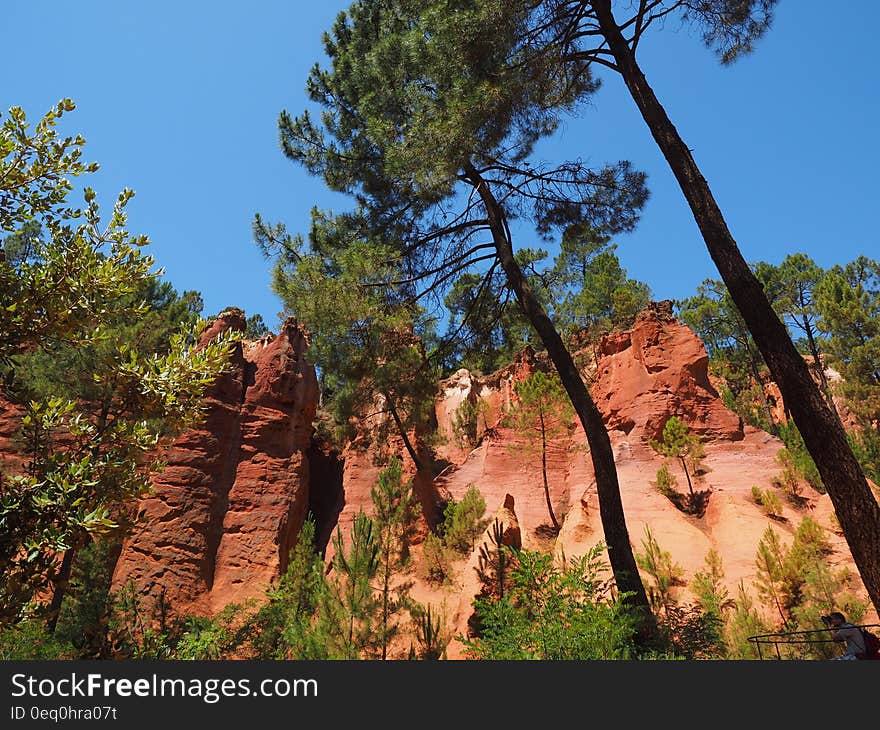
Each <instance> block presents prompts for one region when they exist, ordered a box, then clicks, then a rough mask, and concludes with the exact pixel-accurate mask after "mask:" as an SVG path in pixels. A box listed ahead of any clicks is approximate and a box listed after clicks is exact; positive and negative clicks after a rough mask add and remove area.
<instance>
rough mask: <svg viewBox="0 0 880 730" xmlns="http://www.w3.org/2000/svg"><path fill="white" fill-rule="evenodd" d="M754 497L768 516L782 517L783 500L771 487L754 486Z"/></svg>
mask: <svg viewBox="0 0 880 730" xmlns="http://www.w3.org/2000/svg"><path fill="white" fill-rule="evenodd" d="M752 499H754V500H755V502H756V503H757V504H758V506H759V507H760V508H761V509H762V510H763V512H764V514H766V515H767V516H768V517H782V502H781V501H780V499H779V497H777V496H776V493H775V492H774V491H773V490H771V489H761V488H760V487H757V486H754V487H752Z"/></svg>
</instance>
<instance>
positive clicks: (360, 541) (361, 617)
mask: <svg viewBox="0 0 880 730" xmlns="http://www.w3.org/2000/svg"><path fill="white" fill-rule="evenodd" d="M333 548H334V550H335V551H336V552H335V553H334V555H333V567H334V569H335V570H336V571H337V576H336V581H335V583H334V591H335V597H336V601H337V603H338V605H339V608H340V609H341V617H342V619H343V622H344V623H343V626H341V627H340V628H341V629H342V634H341V636H340V637H339V639H340V641H341V647H342V653H343V658H345V659H359V658H362V653H363V652H364V651H369V650H372V649H373V648H374V647H375V646H376V644H377V638H376V635H375V633H374V630H375V625H374V622H375V619H376V613H377V609H378V603H377V601H376V597H375V595H374V592H373V586H372V584H371V581H372V580H373V578H374V577H375V575H376V573H377V572H378V570H379V567H380V565H381V558H380V555H379V550H380V545H379V542H378V540H377V535H376V527H375V524H374V523H373V521H372V520H371V519H370V518H369V517H367V515H366V514H365V513H364V512H363V511H361V512H358V514H357V515H356V516H355V518H354V522H353V523H352V527H351V545H350V546H349V548H348V549H347V550H346V546H345V539H344V538H343V536H342V530H340V529H339V528H337V530H336V534H335V535H334V536H333Z"/></svg>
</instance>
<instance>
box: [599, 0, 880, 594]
mask: <svg viewBox="0 0 880 730" xmlns="http://www.w3.org/2000/svg"><path fill="white" fill-rule="evenodd" d="M590 5H591V7H592V9H593V11H594V12H595V16H596V19H597V21H598V24H599V29H600V31H601V34H602V36H603V37H604V38H605V40H606V42H607V44H608V48H609V49H610V51H611V53H612V55H613V56H614V62H615V64H616V66H617V70H618V71H619V72H620V74H621V75H622V76H623V79H624V81H625V83H626V86H627V88H628V89H629V92H630V94H631V96H632V98H633V100H634V101H635V103H636V105H637V106H638V108H639V111H640V112H641V114H642V117H643V118H644V120H645V122H646V123H647V125H648V127H649V129H650V130H651V134H652V135H653V137H654V140H655V141H656V142H657V145H658V146H659V147H660V150H661V151H662V152H663V155H664V157H665V158H666V160H667V162H668V163H669V166H670V168H671V169H672V172H673V174H674V175H675V177H676V179H677V180H678V184H679V186H680V187H681V190H682V192H683V193H684V196H685V198H686V199H687V202H688V204H689V205H690V208H691V212H692V213H693V216H694V219H695V220H696V223H697V226H698V227H699V229H700V232H701V233H702V235H703V240H704V241H705V243H706V247H707V248H708V250H709V254H710V255H711V257H712V260H713V261H714V262H715V265H716V267H717V268H718V272H719V273H720V274H721V278H722V279H723V280H724V283H725V285H726V286H727V289H728V291H729V292H730V295H731V297H732V299H733V301H734V303H735V304H736V307H737V309H738V310H739V312H740V314H742V317H743V319H744V320H745V322H746V325H747V326H748V328H749V331H750V332H751V333H752V337H753V338H754V340H755V343H756V344H757V346H758V349H759V350H760V351H761V355H762V356H763V358H764V361H765V362H766V363H767V367H768V368H769V369H770V373H771V375H772V377H773V379H774V380H775V381H776V383H777V385H778V386H779V390H780V391H781V392H782V398H783V400H784V401H785V403H786V405H787V406H788V408H789V409H790V411H791V416H792V420H793V421H794V423H795V425H796V426H797V428H798V430H799V431H800V432H801V435H802V436H803V439H804V443H805V445H806V447H807V450H808V451H809V452H810V456H812V457H813V461H815V463H816V467H817V468H818V470H819V473H820V475H821V476H822V481H823V483H824V484H825V487H826V489H827V491H828V494H829V496H830V497H831V501H832V503H833V505H834V509H835V512H836V513H837V517H838V519H839V521H840V526H841V529H842V530H843V533H844V536H845V537H846V541H847V544H848V545H849V548H850V551H851V552H852V556H853V559H854V560H855V563H856V566H857V567H858V570H859V573H860V575H861V577H862V581H863V583H864V584H865V587H866V588H867V590H868V593H869V595H870V597H871V601H872V602H873V604H874V607H875V608H876V609H877V610H878V611H880V506H878V504H877V500H876V499H875V498H874V495H873V494H872V492H871V489H870V487H869V486H868V483H867V480H866V479H865V475H864V474H863V473H862V470H861V468H860V466H859V463H858V461H857V460H856V457H855V455H854V454H853V452H852V449H851V448H850V446H849V443H848V442H847V438H846V432H845V431H844V429H843V426H842V424H841V423H840V421H839V420H838V419H837V417H836V416H835V415H834V413H833V412H832V411H831V409H830V408H829V407H828V404H827V403H826V402H825V399H824V398H823V396H822V393H821V392H820V390H819V388H818V386H817V385H816V383H815V382H814V381H813V378H812V376H811V375H810V372H809V368H808V366H807V364H806V362H805V361H804V359H803V357H801V355H800V353H799V352H798V351H797V349H796V348H795V346H794V343H793V342H792V341H791V337H790V336H789V334H788V331H787V330H786V328H785V325H784V324H783V323H782V322H781V321H780V319H779V317H778V316H777V315H776V312H775V311H774V310H773V308H772V306H771V305H770V303H769V301H768V300H767V297H766V295H765V293H764V290H763V288H762V286H761V284H760V282H759V281H758V280H757V278H756V277H755V275H754V274H753V273H752V270H751V268H750V267H749V265H748V264H747V263H746V261H745V259H744V258H743V256H742V253H741V252H740V250H739V248H738V247H737V245H736V241H735V240H734V238H733V236H732V235H731V233H730V231H729V230H728V227H727V224H726V222H725V220H724V217H723V215H722V214H721V210H720V209H719V207H718V204H717V203H716V202H715V199H714V197H713V195H712V192H711V190H710V189H709V185H708V183H707V182H706V180H705V178H704V177H703V175H702V174H701V173H700V170H699V168H698V167H697V164H696V162H695V161H694V158H693V156H692V155H691V152H690V149H689V148H688V147H687V145H685V143H684V141H683V140H682V139H681V137H680V136H679V134H678V130H677V129H676V128H675V125H673V123H672V121H671V120H670V119H669V117H668V116H667V114H666V111H665V109H664V108H663V106H662V105H661V104H660V102H659V101H658V99H657V97H656V96H655V95H654V92H653V90H652V88H651V86H650V85H649V84H648V81H647V79H646V78H645V76H644V74H643V73H642V71H641V69H640V68H639V66H638V64H637V63H636V60H635V55H634V54H633V52H632V49H631V48H630V46H629V44H628V43H627V41H626V39H625V38H624V36H623V33H622V31H621V29H620V27H619V26H618V25H617V23H616V21H615V19H614V16H613V13H612V10H611V1H610V0H590Z"/></svg>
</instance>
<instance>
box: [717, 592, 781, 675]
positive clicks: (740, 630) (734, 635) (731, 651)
mask: <svg viewBox="0 0 880 730" xmlns="http://www.w3.org/2000/svg"><path fill="white" fill-rule="evenodd" d="M770 631H771V628H770V625H769V624H768V623H767V622H766V621H765V620H764V618H763V617H762V616H761V614H760V613H759V612H758V610H757V608H756V607H755V603H754V601H753V600H752V597H751V596H750V595H749V594H748V592H747V591H746V589H745V586H744V585H743V584H742V583H740V584H739V589H738V592H737V596H736V598H735V599H734V604H733V610H732V611H731V616H730V619H729V621H728V623H727V651H728V657H729V658H730V659H758V658H759V653H758V647H757V645H756V644H755V642H754V641H749V638H750V637H754V636H760V635H761V634H766V633H769V632H770Z"/></svg>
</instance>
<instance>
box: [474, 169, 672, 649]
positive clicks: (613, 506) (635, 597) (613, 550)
mask: <svg viewBox="0 0 880 730" xmlns="http://www.w3.org/2000/svg"><path fill="white" fill-rule="evenodd" d="M465 172H466V174H467V176H468V177H467V179H468V181H469V182H470V183H471V184H473V186H474V187H475V188H476V190H477V193H478V194H479V195H480V199H481V200H482V201H483V203H484V204H485V206H486V213H487V217H488V219H489V225H490V228H491V230H492V237H493V241H494V243H495V249H496V252H497V253H498V259H499V262H500V263H501V267H502V268H503V269H504V273H505V274H506V275H507V282H508V284H509V286H510V288H511V289H512V290H513V292H514V294H515V295H516V298H517V301H518V302H519V304H520V307H522V310H523V312H524V313H525V315H526V317H527V318H528V320H529V322H530V323H531V325H532V326H533V327H534V328H535V331H536V332H537V333H538V336H539V337H540V338H541V342H543V344H544V347H546V348H547V354H548V355H549V356H550V359H551V360H552V362H553V365H554V366H555V367H556V370H557V372H558V373H559V378H560V380H561V382H562V385H563V387H564V388H565V391H566V393H568V397H569V398H570V399H571V403H572V406H574V409H575V412H576V413H577V414H578V418H579V419H580V422H581V425H582V426H583V429H584V433H585V434H586V436H587V442H588V443H589V446H590V456H591V458H592V461H593V470H594V472H595V475H596V491H597V493H598V497H599V514H600V517H601V520H602V529H603V531H604V534H605V542H606V544H607V546H608V557H609V562H610V563H611V570H612V572H613V574H614V580H615V582H616V584H617V588H618V590H619V591H620V592H621V593H628V594H629V595H628V596H627V599H626V602H627V604H628V605H630V606H631V607H633V608H634V609H636V612H637V613H638V618H639V624H638V629H637V635H636V640H637V641H638V642H639V643H640V644H641V645H643V646H648V645H655V644H658V643H659V641H660V639H659V633H658V630H657V623H656V619H655V618H654V614H653V613H652V612H651V606H650V604H649V603H648V596H647V594H646V593H645V586H644V585H643V584H642V579H641V576H640V575H639V570H638V565H637V564H636V559H635V556H634V555H633V551H632V545H631V544H630V541H629V532H628V531H627V529H626V518H625V516H624V512H623V503H622V501H621V499H620V485H619V484H618V481H617V467H616V466H615V464H614V452H613V451H612V449H611V440H610V439H609V438H608V431H607V430H606V429H605V423H604V421H603V420H602V414H601V413H600V412H599V409H598V408H597V407H596V404H595V403H594V402H593V399H592V397H591V396H590V392H589V390H587V386H586V385H584V381H583V379H582V378H581V375H580V372H579V371H578V369H577V367H576V366H575V364H574V360H573V359H572V357H571V353H569V351H568V350H567V349H566V347H565V343H564V342H563V341H562V338H561V337H560V336H559V332H557V330H556V327H555V326H554V324H553V322H552V321H551V319H550V318H549V317H548V316H547V313H546V312H545V311H544V308H543V306H541V303H540V302H539V301H538V299H537V297H536V296H535V294H534V293H533V292H532V290H531V287H530V286H529V284H528V282H527V281H526V279H525V276H524V275H523V272H522V269H520V267H519V264H517V262H516V259H515V258H514V255H513V246H512V245H511V242H510V238H509V231H508V229H507V223H506V219H505V216H504V211H503V209H502V207H501V205H500V204H499V203H498V201H497V200H496V199H495V196H494V195H493V194H492V191H491V190H490V189H489V186H488V185H487V184H486V182H485V181H484V180H483V179H482V178H481V177H480V175H479V173H478V172H477V171H476V170H475V169H474V167H473V166H472V165H470V164H468V165H467V166H466V168H465Z"/></svg>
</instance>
